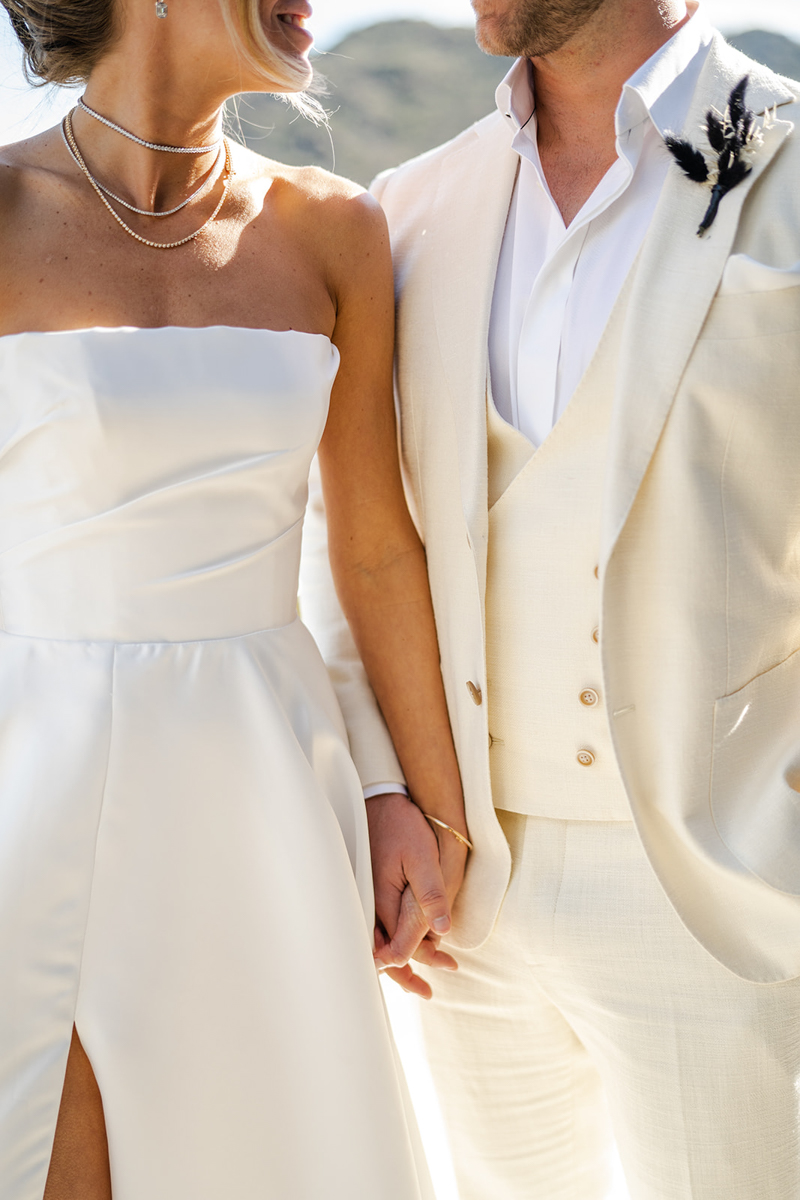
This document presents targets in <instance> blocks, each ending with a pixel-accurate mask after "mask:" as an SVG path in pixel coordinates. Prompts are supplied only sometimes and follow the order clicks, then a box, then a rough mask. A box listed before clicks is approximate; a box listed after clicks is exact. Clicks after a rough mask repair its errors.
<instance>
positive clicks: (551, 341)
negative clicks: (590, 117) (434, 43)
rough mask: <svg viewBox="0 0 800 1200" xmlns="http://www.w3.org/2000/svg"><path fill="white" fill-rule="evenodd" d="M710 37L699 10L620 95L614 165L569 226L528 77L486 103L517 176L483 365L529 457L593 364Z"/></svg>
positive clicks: (515, 73)
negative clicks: (555, 191) (547, 166)
mask: <svg viewBox="0 0 800 1200" xmlns="http://www.w3.org/2000/svg"><path fill="white" fill-rule="evenodd" d="M712 33H713V30H712V28H711V26H710V25H709V23H708V22H707V20H706V18H705V16H704V14H703V13H702V12H701V11H699V10H698V11H696V12H695V13H694V15H693V16H692V17H691V18H690V19H689V20H688V21H687V22H686V24H685V25H683V26H682V27H681V28H680V29H679V30H678V32H677V33H676V34H674V36H673V37H672V38H671V39H670V40H669V41H668V42H667V43H666V44H665V45H664V46H662V47H661V49H660V50H658V51H657V52H656V53H655V54H654V55H653V56H652V58H650V59H648V61H647V62H646V63H645V64H644V66H642V67H640V68H639V70H638V71H637V72H636V73H635V74H634V75H632V76H631V78H630V79H629V80H628V81H627V83H626V84H625V85H624V87H623V89H622V95H621V97H620V102H619V104H618V106H617V111H616V116H615V124H616V135H617V160H616V162H615V163H614V164H613V165H612V166H611V167H610V168H609V170H608V171H607V172H606V174H605V175H604V177H603V179H602V180H601V181H600V183H599V184H598V185H597V187H596V188H595V190H594V192H593V193H592V195H591V196H590V197H589V199H588V200H587V201H586V203H585V204H584V206H583V208H582V209H581V210H580V212H579V213H578V214H577V216H576V217H575V218H574V220H573V221H572V223H571V224H570V225H569V226H565V225H564V221H563V219H562V216H561V213H560V211H559V209H558V207H557V206H556V204H555V202H554V200H553V198H552V196H551V194H550V189H549V188H548V186H547V180H546V178H545V175H544V172H543V170H542V164H541V161H540V158H539V150H538V146H537V138H536V112H535V102H534V95H533V70H532V68H531V65H530V63H529V62H528V60H527V59H518V60H517V62H516V63H515V64H514V66H513V67H512V68H511V70H510V71H509V73H508V74H507V75H506V77H505V79H504V80H503V82H502V83H501V84H500V85H499V87H498V89H497V93H496V100H497V106H498V108H499V110H500V112H501V113H502V114H503V116H504V117H505V119H506V120H507V121H508V123H509V124H510V126H511V127H512V129H513V130H514V141H513V143H512V145H513V148H514V150H516V152H517V153H518V154H519V157H520V165H519V173H518V175H517V181H516V185H515V188H514V194H513V197H512V201H511V208H510V210H509V216H508V222H507V225H506V231H505V236H504V238H503V245H502V249H501V253H500V261H499V265H498V271H497V279H496V283H495V291H494V300H493V304H492V319H491V327H490V336H489V358H490V369H491V381H492V395H493V399H494V402H495V405H496V407H497V410H498V412H499V413H500V415H501V416H502V417H504V418H505V420H506V421H508V422H509V423H510V424H511V425H513V426H514V427H515V428H516V429H519V430H520V432H522V433H524V434H525V436H526V437H527V438H529V439H530V441H531V442H533V444H534V445H535V446H540V445H541V444H542V442H543V441H544V439H545V438H546V437H547V435H548V433H549V432H550V430H551V429H552V428H553V426H554V424H555V423H556V421H557V420H558V418H559V417H560V416H561V413H562V412H563V411H564V409H565V408H566V406H567V404H568V403H569V400H570V397H571V396H572V394H573V392H574V391H575V388H576V387H577V386H578V383H579V382H580V380H581V378H582V376H583V374H584V372H585V370H586V368H587V366H588V365H589V362H590V360H591V358H592V355H593V354H594V351H595V349H596V347H597V344H598V342H599V340H600V337H601V335H602V332H603V330H604V328H605V326H606V324H607V322H608V318H609V316H610V315H611V310H612V308H613V306H614V302H615V301H616V299H617V297H618V295H619V293H620V290H621V288H622V284H623V283H624V281H625V277H626V276H627V274H628V272H629V270H630V268H631V266H632V264H633V261H634V259H635V258H636V255H637V253H638V251H639V249H640V247H641V244H642V241H643V240H644V236H645V233H646V232H647V229H648V226H649V225H650V221H651V219H652V216H653V213H654V211H655V207H656V204H657V203H658V198H659V195H660V194H661V188H662V186H663V183H664V179H665V177H666V174H667V170H668V168H669V164H670V156H669V153H668V152H667V150H666V148H665V146H664V143H663V135H664V134H665V133H667V132H674V133H679V132H680V131H681V129H682V127H683V124H684V121H685V119H686V114H687V111H688V107H689V103H690V101H691V96H692V93H693V91H694V88H695V85H696V83H697V80H698V77H699V75H700V71H701V69H702V66H703V63H704V62H705V57H706V54H707V52H708V47H709V44H710V42H711V37H712Z"/></svg>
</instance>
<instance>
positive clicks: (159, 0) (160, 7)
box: [156, 0, 167, 17]
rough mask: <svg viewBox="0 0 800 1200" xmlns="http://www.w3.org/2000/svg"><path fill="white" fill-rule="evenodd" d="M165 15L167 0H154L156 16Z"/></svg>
mask: <svg viewBox="0 0 800 1200" xmlns="http://www.w3.org/2000/svg"><path fill="white" fill-rule="evenodd" d="M166 15H167V0H156V16H157V17H166Z"/></svg>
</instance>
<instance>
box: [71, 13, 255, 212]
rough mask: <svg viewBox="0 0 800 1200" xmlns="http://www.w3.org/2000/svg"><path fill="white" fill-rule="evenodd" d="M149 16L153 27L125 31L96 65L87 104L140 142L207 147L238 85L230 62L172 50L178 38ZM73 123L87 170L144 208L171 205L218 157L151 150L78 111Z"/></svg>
mask: <svg viewBox="0 0 800 1200" xmlns="http://www.w3.org/2000/svg"><path fill="white" fill-rule="evenodd" d="M148 8H149V5H148ZM169 19H170V18H169V17H168V18H167V20H169ZM152 20H153V26H154V28H149V27H148V26H146V25H144V24H143V23H140V24H139V25H138V26H135V27H134V28H132V29H128V30H126V34H125V37H124V39H121V40H120V41H119V42H118V43H117V44H116V45H115V46H114V47H113V49H112V50H111V51H110V52H109V53H108V54H106V55H105V56H104V57H103V59H102V60H101V61H100V63H98V65H97V67H96V68H95V69H94V71H92V74H91V76H90V78H89V81H88V83H87V85H86V91H85V99H86V103H87V104H88V105H89V106H90V107H91V108H92V109H94V111H95V112H97V113H99V114H101V115H102V116H104V117H106V118H107V119H108V120H110V121H113V122H114V123H115V124H117V125H121V126H122V127H123V128H124V129H126V130H128V131H129V132H130V133H133V134H135V135H136V136H137V137H139V138H142V139H143V140H145V141H148V142H154V143H157V144H159V145H168V146H208V145H211V144H213V143H214V142H216V141H217V140H218V139H219V136H220V132H221V122H222V106H223V104H224V102H225V100H226V98H227V97H228V95H230V94H231V92H233V91H235V90H236V83H235V80H233V81H232V78H231V64H230V63H215V62H205V63H201V62H198V61H195V57H196V56H195V55H193V54H192V50H191V46H188V47H184V48H183V51H182V52H181V53H180V54H179V53H177V52H176V38H175V36H174V35H170V32H169V31H166V30H162V29H159V28H158V26H157V24H156V18H155V17H153V19H152ZM220 76H227V78H221V77H220ZM73 127H74V131H75V137H76V140H77V142H78V144H79V146H80V149H81V152H82V153H83V154H84V156H85V158H86V160H87V162H88V163H89V165H90V168H91V169H92V170H93V171H95V172H96V173H97V174H99V175H101V176H102V178H103V181H104V182H108V183H112V181H113V183H114V184H116V185H117V186H119V187H120V188H123V189H124V191H125V192H126V193H127V194H128V198H131V199H132V202H133V203H135V204H137V206H138V207H141V208H149V207H157V208H160V207H165V206H167V205H169V204H170V203H171V202H172V201H173V200H174V199H175V198H176V196H178V197H179V196H180V194H181V193H185V191H186V189H187V188H189V187H192V186H193V185H194V184H195V183H196V182H197V181H198V180H199V179H200V178H201V177H202V176H203V175H204V174H205V173H206V172H207V171H208V170H209V169H210V167H211V166H212V164H213V162H214V160H215V157H216V156H215V153H214V152H210V153H206V154H202V155H191V154H165V153H163V152H158V151H154V150H149V149H147V148H145V147H143V146H139V145H137V143H135V142H133V141H131V140H130V139H129V138H126V137H124V136H123V135H122V134H120V133H117V132H116V131H115V130H112V129H109V128H108V127H107V126H105V125H103V124H101V123H100V122H98V121H96V120H95V119H94V118H93V117H91V116H90V115H89V114H88V113H85V112H83V111H81V109H78V110H77V111H76V112H75V113H74V116H73Z"/></svg>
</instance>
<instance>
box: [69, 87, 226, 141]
mask: <svg viewBox="0 0 800 1200" xmlns="http://www.w3.org/2000/svg"><path fill="white" fill-rule="evenodd" d="M78 108H80V109H82V110H83V112H85V113H88V114H89V116H90V117H94V119H95V121H100V123H101V124H103V125H107V126H108V128H109V129H113V130H114V131H115V132H116V133H121V134H122V136H123V137H126V138H130V140H131V141H132V142H136V144H137V146H146V147H147V149H148V150H163V151H164V152H165V153H166V154H210V153H211V151H212V150H218V149H219V148H220V146H221V145H222V142H223V141H224V139H223V138H222V137H218V138H217V140H216V141H215V142H212V144H211V145H210V146H161V145H159V144H158V142H146V141H145V140H144V138H140V137H137V136H136V134H135V133H131V132H130V131H129V130H127V129H123V128H122V126H121V125H115V124H114V122H113V121H109V119H108V117H103V116H101V115H100V113H99V112H95V110H94V109H93V108H89V105H88V104H87V103H86V101H85V100H84V98H83V96H81V97H79V99H78Z"/></svg>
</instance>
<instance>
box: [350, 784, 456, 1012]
mask: <svg viewBox="0 0 800 1200" xmlns="http://www.w3.org/2000/svg"><path fill="white" fill-rule="evenodd" d="M367 817H368V819H369V831H370V842H371V845H372V873H373V878H374V881H375V908H376V915H377V920H376V926H375V961H376V963H377V965H378V967H379V968H380V969H381V970H385V971H386V973H387V974H388V975H389V976H390V977H391V978H392V979H394V980H395V982H396V983H399V984H400V986H401V987H403V988H405V990H406V991H408V992H413V993H415V994H416V995H418V996H422V997H423V998H424V999H429V998H430V996H431V994H432V992H431V988H430V986H429V985H428V983H427V982H426V981H425V980H424V979H422V978H421V977H420V976H419V975H416V974H415V973H414V971H413V969H412V967H411V965H410V963H409V959H411V958H413V959H416V961H417V962H421V963H424V964H425V965H426V966H430V967H440V968H443V969H444V970H446V971H455V970H456V969H457V967H458V964H457V963H456V960H455V959H454V958H453V957H452V956H451V955H450V954H447V953H446V952H445V951H444V950H440V949H439V942H440V939H441V938H442V937H443V936H444V935H445V934H447V933H448V932H449V930H450V926H451V916H450V913H451V906H452V903H453V901H454V900H455V897H456V895H457V894H458V890H459V888H460V887H461V883H462V880H463V878H464V868H465V866H466V862H467V848H466V846H464V845H462V844H461V843H460V842H459V841H458V840H457V839H456V838H454V837H453V835H452V833H450V832H448V831H447V830H445V829H441V830H440V829H437V830H436V832H435V833H434V831H433V829H432V828H431V826H430V825H429V824H428V822H427V820H426V819H425V817H424V816H423V815H422V813H421V812H420V810H419V808H418V807H417V806H416V804H414V802H413V801H412V800H409V799H408V797H407V796H403V795H400V794H398V793H390V794H388V795H383V796H375V797H373V798H372V799H370V800H368V801H367Z"/></svg>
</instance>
